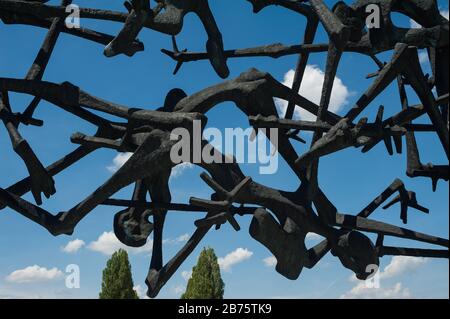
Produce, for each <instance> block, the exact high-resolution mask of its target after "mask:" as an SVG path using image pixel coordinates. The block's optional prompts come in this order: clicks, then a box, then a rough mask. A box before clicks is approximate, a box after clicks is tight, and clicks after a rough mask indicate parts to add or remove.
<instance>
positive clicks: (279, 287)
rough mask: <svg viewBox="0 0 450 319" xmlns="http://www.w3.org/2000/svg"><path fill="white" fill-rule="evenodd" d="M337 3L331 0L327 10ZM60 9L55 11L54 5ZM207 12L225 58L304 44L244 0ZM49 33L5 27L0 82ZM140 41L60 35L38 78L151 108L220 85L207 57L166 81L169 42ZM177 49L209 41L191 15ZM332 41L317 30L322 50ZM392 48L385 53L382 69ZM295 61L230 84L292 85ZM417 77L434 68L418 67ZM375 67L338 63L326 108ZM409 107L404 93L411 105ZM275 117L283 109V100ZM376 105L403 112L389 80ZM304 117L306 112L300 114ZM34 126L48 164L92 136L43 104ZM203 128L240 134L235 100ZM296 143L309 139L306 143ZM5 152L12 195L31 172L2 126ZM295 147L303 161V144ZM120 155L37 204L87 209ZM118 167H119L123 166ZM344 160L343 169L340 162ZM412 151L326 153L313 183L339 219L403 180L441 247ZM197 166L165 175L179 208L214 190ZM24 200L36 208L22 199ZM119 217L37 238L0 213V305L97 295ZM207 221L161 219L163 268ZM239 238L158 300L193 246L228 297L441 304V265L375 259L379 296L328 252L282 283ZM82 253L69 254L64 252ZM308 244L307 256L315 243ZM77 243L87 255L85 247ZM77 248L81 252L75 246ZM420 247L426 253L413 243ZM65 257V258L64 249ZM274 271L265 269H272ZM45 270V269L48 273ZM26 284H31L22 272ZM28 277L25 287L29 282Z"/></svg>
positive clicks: (15, 98)
mask: <svg viewBox="0 0 450 319" xmlns="http://www.w3.org/2000/svg"><path fill="white" fill-rule="evenodd" d="M122 2H123V1H121V0H120V1H108V2H106V1H99V0H90V1H86V0H75V1H74V3H75V4H79V5H80V6H89V7H97V8H110V9H115V10H120V11H124V8H123V6H122ZM332 2H333V1H327V3H328V4H331V3H332ZM56 3H58V1H50V2H49V4H56ZM439 4H440V8H441V9H442V10H443V12H444V11H446V12H447V17H448V3H447V2H446V1H439ZM210 6H211V9H212V11H213V13H214V15H215V18H216V21H217V24H218V25H219V27H220V29H221V32H222V35H223V39H224V45H225V48H226V49H233V48H246V47H252V46H259V45H264V44H271V43H276V42H281V43H283V44H298V43H299V41H300V39H302V34H303V31H304V27H305V19H304V18H303V17H302V16H300V15H298V14H295V13H293V12H290V11H288V10H286V9H283V8H280V7H270V8H267V9H265V10H263V11H262V12H260V13H259V14H253V13H252V8H251V5H250V3H249V2H247V1H244V0H233V1H226V0H210ZM395 18H396V20H395V21H396V23H397V24H398V25H400V26H408V27H409V26H410V25H411V22H410V21H409V19H408V18H406V17H401V16H400V15H396V17H395ZM81 24H82V26H86V27H90V28H94V29H96V30H100V31H104V32H107V33H110V34H116V33H117V32H118V31H119V30H120V27H121V25H120V24H117V23H113V22H112V23H111V22H96V21H91V20H82V21H81ZM45 33H46V31H45V30H44V29H38V28H32V27H28V26H11V25H3V24H1V25H0V39H1V41H0V42H1V43H2V45H1V46H0V76H1V77H12V78H23V77H24V76H25V74H26V72H27V70H28V68H29V66H30V65H31V63H32V62H33V60H34V57H35V54H36V52H37V50H38V49H39V47H40V45H41V42H42V40H43V38H44V36H45ZM139 39H140V40H141V41H142V42H143V43H144V44H145V51H144V52H140V53H137V54H136V55H135V56H134V57H132V58H129V57H126V56H117V57H114V58H106V57H104V56H103V47H102V46H100V45H97V44H93V43H90V42H87V41H84V40H81V39H78V38H76V37H72V36H69V35H65V34H63V35H61V36H60V40H59V41H58V44H57V46H56V48H55V51H54V53H53V56H52V59H51V62H50V63H49V66H48V68H47V71H46V73H45V75H44V79H45V80H47V81H52V82H57V83H59V82H63V81H70V82H72V83H74V84H76V85H78V86H79V87H81V88H82V89H83V90H85V91H87V92H89V93H92V94H93V95H95V96H99V97H102V98H104V99H107V100H109V101H114V102H117V103H121V104H124V105H128V106H134V107H141V108H148V109H155V108H158V107H160V106H161V105H162V104H163V102H164V98H165V95H166V93H167V91H168V90H170V89H171V88H174V87H180V88H183V89H184V90H185V91H186V92H187V93H188V94H192V93H195V92H197V91H199V90H201V89H203V88H206V87H208V86H210V85H213V84H216V83H220V82H221V81H222V80H221V79H220V78H219V77H218V76H217V75H216V74H215V73H214V71H213V69H212V68H211V66H210V65H209V63H208V62H207V61H201V62H195V63H186V64H185V65H183V67H182V69H181V70H180V72H179V73H178V74H177V75H176V76H173V75H172V70H173V68H174V66H175V64H174V62H173V61H171V60H170V59H169V58H168V57H166V56H164V55H163V54H162V53H160V49H161V48H167V49H170V48H171V39H170V37H169V36H167V35H164V34H160V33H157V32H154V31H152V30H143V31H142V32H141V33H140V35H139ZM177 40H178V45H179V47H180V49H184V48H188V49H189V50H190V51H204V46H205V41H206V33H205V31H204V29H203V27H202V25H201V23H200V21H199V20H198V18H197V17H196V16H194V15H188V16H187V17H186V18H185V24H184V28H183V31H182V32H181V34H180V35H179V36H177ZM325 41H326V35H325V33H324V31H323V29H320V31H319V33H318V35H317V37H316V43H321V42H325ZM391 54H392V52H387V53H384V54H381V55H380V56H379V57H380V58H381V59H382V60H384V61H388V60H389V58H390V55H391ZM325 57H326V55H325V54H322V53H320V54H314V55H312V56H311V57H310V60H309V64H310V67H309V72H308V79H309V82H308V81H306V83H305V84H304V85H305V87H304V88H302V89H303V94H304V95H305V96H307V95H308V94H309V95H311V96H310V98H311V99H314V94H315V93H314V92H315V91H316V90H317V88H320V86H321V83H320V79H321V76H322V75H321V70H324V64H325ZM296 59H297V57H296V56H288V57H283V58H280V59H276V60H274V59H270V58H252V59H230V60H229V62H228V65H229V68H230V71H231V74H230V77H229V78H234V77H236V76H238V75H239V74H240V73H241V72H243V71H246V70H247V69H249V68H251V67H255V68H258V69H259V70H262V71H266V72H269V73H271V74H272V75H273V76H274V77H275V78H276V79H278V80H279V81H281V82H283V81H284V82H285V83H288V82H289V71H290V70H291V69H293V68H294V67H295V64H296ZM423 68H424V70H425V72H429V65H427V63H423ZM375 69H376V66H375V65H374V64H373V63H372V62H371V61H370V60H369V59H368V58H367V57H365V56H359V55H355V54H345V55H344V57H343V59H342V62H341V64H340V66H339V70H338V77H339V79H340V82H339V83H337V84H336V86H337V87H338V89H335V92H334V100H333V101H334V102H333V103H334V105H333V107H334V108H335V109H336V110H339V113H341V114H343V113H345V112H346V110H348V108H349V107H350V106H351V105H352V104H353V103H354V102H355V101H356V100H357V99H358V97H359V96H360V94H362V93H363V92H364V91H365V90H366V88H367V87H368V86H369V85H370V83H371V81H372V80H366V79H365V76H366V75H367V74H368V73H371V72H373V71H375ZM11 101H12V106H13V108H14V111H16V112H17V111H22V110H23V108H24V107H26V105H27V104H28V102H29V101H30V97H29V96H21V95H18V94H11ZM416 102H417V99H416V98H415V97H414V96H413V95H412V94H410V104H414V103H416ZM277 103H278V105H279V106H280V107H282V102H280V101H278V102H277ZM380 104H383V105H384V106H385V116H386V117H387V116H389V115H392V114H394V113H396V112H398V111H399V109H400V105H399V97H398V93H397V89H396V84H395V83H394V84H393V85H391V86H390V87H389V88H388V89H387V90H386V92H384V93H383V94H381V95H380V96H379V97H378V98H377V99H376V100H375V101H374V102H373V103H372V105H371V107H369V108H368V109H367V110H366V112H364V114H362V116H368V117H369V120H373V119H374V118H375V114H376V110H377V108H378V106H379V105H380ZM300 115H301V114H300ZM36 117H37V118H40V119H44V120H45V125H44V127H42V128H36V127H26V126H21V127H20V130H21V133H22V134H23V136H24V137H25V138H26V139H27V140H28V141H29V143H30V145H31V146H32V147H33V149H34V150H35V152H36V154H37V155H38V157H39V158H40V159H41V161H42V162H43V163H44V165H48V164H50V163H52V162H53V161H55V160H56V159H59V158H60V157H61V156H63V155H65V154H66V153H68V152H70V151H71V150H73V149H74V148H75V147H76V146H75V145H73V144H71V143H70V136H71V134H72V133H74V132H77V131H80V132H84V133H87V134H93V133H94V129H95V128H94V127H92V126H90V125H89V124H86V123H84V122H82V121H80V120H78V119H76V118H74V117H73V116H72V115H70V114H67V113H64V112H63V111H61V110H59V109H58V108H57V107H55V106H53V105H51V104H49V103H46V102H41V104H40V106H39V108H38V110H37V112H36ZM208 119H209V121H208V125H210V126H215V127H218V128H220V129H223V128H225V127H244V128H245V127H248V120H247V119H246V117H245V116H243V114H242V113H240V112H239V111H238V110H237V108H236V107H234V105H233V104H230V103H224V104H223V105H221V106H220V107H216V108H215V109H214V110H212V111H211V112H210V113H208ZM302 137H306V138H308V135H307V134H305V133H302ZM418 143H419V145H420V149H421V156H422V161H423V162H424V163H427V162H433V163H436V164H444V163H446V161H447V160H446V157H445V155H444V153H443V152H442V148H441V147H440V144H439V141H438V139H437V138H436V137H435V136H431V134H428V133H424V134H420V135H418ZM0 145H2V152H1V153H0V155H1V161H2V163H3V165H1V166H0V175H1V176H2V179H1V187H3V188H6V187H8V186H9V185H11V184H13V183H14V182H16V181H17V180H19V179H21V178H23V177H25V176H26V169H25V167H24V165H23V163H22V162H21V160H20V159H19V158H18V156H17V155H16V154H15V153H14V152H13V151H12V149H11V147H10V141H9V138H8V135H7V132H6V130H5V129H3V126H2V128H1V129H0ZM296 148H297V149H298V151H299V152H304V151H305V150H306V146H305V145H303V144H301V145H297V146H296ZM115 158H116V162H118V158H117V153H115V152H113V151H110V150H100V151H97V152H96V153H95V154H91V155H90V156H88V157H87V158H85V159H84V160H82V161H80V162H79V163H77V164H76V165H74V166H73V167H71V168H70V169H68V170H66V171H64V172H63V173H61V174H59V175H58V176H57V177H56V178H55V182H56V188H57V194H56V195H55V196H53V197H52V198H50V199H49V200H46V201H45V203H44V204H43V206H42V207H43V208H45V209H47V210H49V211H51V212H52V213H54V214H56V213H58V212H59V211H63V210H67V209H69V208H71V207H73V206H74V204H76V203H78V202H79V201H80V200H82V199H84V198H85V197H86V196H87V195H89V194H90V193H91V192H92V191H93V190H95V189H96V188H97V187H98V186H99V185H101V184H102V183H103V182H104V181H105V180H106V179H107V178H109V177H110V176H111V174H112V172H111V166H114V159H115ZM119 162H120V161H119ZM337 164H338V165H337ZM405 168H406V155H405V154H403V155H398V154H395V155H393V156H389V155H388V154H387V152H386V150H385V148H384V146H383V145H382V144H379V145H377V146H376V147H375V148H374V149H373V150H372V151H371V152H369V153H366V154H362V153H361V152H360V151H359V150H357V149H354V148H352V149H347V150H345V151H342V152H339V153H337V154H333V155H330V156H327V157H324V158H323V159H322V160H321V168H320V183H321V187H322V189H323V190H324V191H325V192H326V194H327V196H328V197H329V198H330V199H331V200H332V201H333V203H334V204H335V206H336V207H337V208H338V210H339V211H340V212H344V213H350V214H356V213H358V212H359V211H360V210H361V209H362V208H363V207H364V206H365V205H367V204H368V203H369V202H370V201H371V200H372V199H373V198H374V197H375V196H377V195H378V194H379V193H380V192H381V191H382V190H384V189H385V188H386V187H387V186H388V185H389V184H390V183H391V182H392V181H393V180H394V179H395V178H397V177H399V178H401V179H402V180H403V181H404V182H405V184H406V186H407V188H408V189H409V190H413V191H415V192H417V195H418V200H419V202H420V203H421V204H422V205H424V206H426V207H428V208H429V209H430V215H425V214H422V213H420V212H417V211H414V210H411V211H410V213H409V216H408V217H409V218H408V225H407V228H411V229H415V230H418V231H421V232H425V233H430V234H433V235H436V236H440V237H445V238H448V229H449V228H448V222H449V221H448V206H449V200H448V198H449V197H448V191H449V190H448V183H444V182H442V181H440V182H439V184H438V189H437V191H436V192H434V193H433V192H432V190H431V182H430V181H429V180H427V179H409V178H407V177H406V175H405V173H404V172H405ZM242 169H243V171H244V173H245V174H247V175H250V176H252V178H253V179H254V180H256V181H257V182H260V183H263V184H265V185H268V186H271V187H275V188H279V189H282V190H290V191H292V190H295V189H296V188H297V186H298V184H297V183H298V181H297V179H296V178H295V176H293V174H292V172H291V171H290V170H289V169H288V168H287V167H286V165H284V163H283V162H280V168H279V170H278V172H277V174H275V175H259V174H258V169H257V167H255V165H243V166H242ZM200 172H201V170H200V169H198V168H186V169H184V170H183V171H182V172H179V174H178V176H174V177H172V179H171V190H172V198H173V202H181V203H186V202H188V200H189V197H190V196H196V197H203V198H206V197H207V196H209V194H210V192H211V191H210V189H209V188H208V187H207V186H206V185H205V184H204V183H203V182H202V181H201V179H200V178H199V174H200ZM130 191H131V189H130V188H127V189H125V190H123V191H121V192H119V193H117V194H116V195H115V196H114V197H115V198H129V197H130ZM25 198H26V199H28V200H30V201H32V198H31V196H30V195H29V194H27V195H26V196H25ZM119 210H120V209H117V208H111V207H105V206H100V207H98V208H96V209H95V210H94V211H93V212H92V213H91V214H90V215H88V216H87V217H86V218H85V219H84V220H83V221H82V222H81V223H80V224H79V225H78V227H77V228H76V230H75V232H74V234H73V236H70V237H68V236H60V237H56V238H55V237H52V236H51V235H50V234H49V233H48V232H47V231H46V230H45V229H43V228H41V227H40V226H38V225H35V224H33V223H32V222H30V221H28V220H27V219H25V218H23V217H22V216H21V215H19V214H17V213H15V212H13V211H11V210H9V209H5V210H3V211H1V212H0V233H1V236H0V247H1V248H0V298H2V297H3V298H8V297H25V298H27V297H50V298H75V297H82V298H96V297H97V296H98V292H99V289H100V284H101V272H102V269H103V268H104V266H105V264H106V261H107V259H108V257H109V256H108V253H110V252H111V251H112V250H114V249H116V248H118V247H119V245H118V244H117V241H116V240H115V239H114V237H113V236H112V234H110V232H111V230H112V222H113V216H114V214H115V213H116V212H117V211H119ZM399 213H400V212H399V207H398V206H394V207H392V208H390V209H388V210H381V209H380V210H378V211H376V212H375V213H374V214H373V215H372V216H373V217H372V218H374V219H377V220H382V221H386V222H389V223H394V224H396V225H399V226H402V224H401V221H400V219H399ZM201 217H202V214H184V213H177V212H172V213H169V214H168V218H167V224H166V227H165V235H164V237H165V239H166V241H165V247H164V248H165V250H164V260H165V261H168V260H169V259H170V258H171V257H172V256H173V255H174V254H175V253H176V252H177V251H178V250H179V249H180V248H181V247H182V245H183V243H184V241H185V239H186V236H187V235H186V234H191V233H192V232H193V231H194V229H195V226H194V225H193V222H194V220H195V219H197V218H201ZM239 222H240V224H241V227H242V230H241V231H239V232H235V231H234V230H233V229H232V228H231V227H230V226H229V225H224V226H223V227H222V228H221V229H220V230H219V231H215V230H213V231H211V232H210V233H209V234H208V235H207V236H206V237H205V238H204V240H203V241H202V242H201V244H200V245H199V246H198V248H197V249H196V250H195V251H194V253H193V254H192V255H191V256H190V257H189V258H188V259H187V260H186V262H185V263H184V264H183V265H182V266H181V267H180V269H179V270H178V272H177V273H176V274H175V275H174V276H173V277H172V279H171V280H170V281H169V282H168V283H167V285H166V286H165V287H164V288H163V289H162V290H161V292H160V295H159V296H158V298H177V297H179V295H180V293H181V292H182V291H183V290H184V287H185V286H186V280H185V278H184V277H186V275H188V274H189V271H190V269H191V268H192V266H193V265H194V264H195V262H196V259H197V256H198V254H199V252H200V250H201V249H202V248H203V247H205V246H210V247H213V248H214V249H215V251H216V254H217V255H218V256H219V257H220V258H221V259H220V260H221V264H222V267H223V269H222V275H223V279H224V281H225V284H226V288H225V297H226V298H340V297H371V298H376V297H414V298H431V297H437V298H448V296H449V286H448V282H449V281H448V274H449V269H448V260H432V259H421V258H416V259H411V258H409V259H408V258H391V257H383V258H382V259H381V270H382V272H381V287H380V288H379V289H371V290H370V291H367V289H366V290H365V289H363V288H361V286H360V284H359V283H358V282H355V281H354V280H352V279H351V272H350V271H349V270H347V269H346V268H344V267H343V266H342V265H341V264H340V262H339V261H338V260H337V259H336V258H335V257H333V256H332V255H331V254H328V255H327V256H326V257H325V258H323V260H322V261H321V262H320V263H319V264H318V265H317V266H316V267H315V268H314V269H311V270H309V269H305V270H303V272H302V274H301V276H300V278H299V279H298V280H296V281H290V280H288V279H286V278H284V277H282V276H281V275H279V274H278V273H277V272H276V271H275V269H274V266H273V265H272V264H271V263H270V259H267V258H269V257H270V256H271V254H270V252H269V251H268V250H267V249H266V248H265V247H263V246H262V245H260V244H259V243H258V242H256V241H254V240H253V239H252V238H251V237H250V235H249V234H248V226H249V223H250V218H249V217H240V218H239ZM77 239H78V241H77V242H74V243H72V245H71V247H72V248H74V249H73V250H75V248H79V249H78V250H77V251H74V252H71V253H69V252H65V251H63V249H62V248H63V247H65V246H66V245H67V244H68V243H69V242H71V241H74V240H77ZM317 240H318V239H317V238H316V237H314V236H311V237H310V238H309V239H308V241H307V246H312V245H313V244H314V243H316V242H317ZM81 241H83V243H84V245H81V244H82V242H81ZM77 243H78V244H80V245H78V246H80V247H77ZM386 244H389V245H400V246H411V245H416V244H415V243H411V242H407V241H404V240H400V239H386ZM416 246H417V247H426V246H425V245H421V244H417V245H416ZM66 250H67V249H66ZM150 253H151V252H150V251H149V250H148V249H145V248H144V249H141V250H139V251H135V250H134V251H133V250H130V262H131V264H132V269H133V277H134V282H135V285H136V286H138V285H140V287H139V288H140V290H142V292H143V291H145V289H146V287H145V284H144V280H145V278H146V274H147V270H148V266H149V262H150ZM69 264H77V265H79V267H80V271H81V287H80V288H79V289H67V288H66V287H65V284H64V276H65V273H64V271H65V269H66V266H67V265H69ZM267 264H268V265H267ZM44 268H45V269H44ZM27 274H28V275H27ZM27 276H28V277H27Z"/></svg>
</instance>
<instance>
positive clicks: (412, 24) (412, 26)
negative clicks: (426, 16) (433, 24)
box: [409, 10, 448, 29]
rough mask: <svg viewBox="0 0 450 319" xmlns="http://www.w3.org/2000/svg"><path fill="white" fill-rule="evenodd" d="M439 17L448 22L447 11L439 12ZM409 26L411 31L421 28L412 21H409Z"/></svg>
mask: <svg viewBox="0 0 450 319" xmlns="http://www.w3.org/2000/svg"><path fill="white" fill-rule="evenodd" d="M440 13H441V15H442V16H443V17H444V18H446V19H447V20H448V10H441V11H440ZM409 24H410V26H411V28H413V29H420V28H421V27H422V26H421V25H420V24H418V23H417V22H416V21H414V20H413V19H409Z"/></svg>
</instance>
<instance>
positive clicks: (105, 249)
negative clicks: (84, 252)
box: [87, 231, 189, 256]
mask: <svg viewBox="0 0 450 319" xmlns="http://www.w3.org/2000/svg"><path fill="white" fill-rule="evenodd" d="M188 238H189V234H183V235H180V236H178V237H176V238H167V239H164V240H163V244H165V245H166V244H169V245H175V244H179V243H183V242H185V241H187V240H188ZM87 248H88V249H90V250H92V251H96V252H99V253H102V254H103V255H106V256H110V255H112V254H113V253H114V252H115V251H117V250H119V249H120V248H122V249H124V250H126V251H127V252H129V253H132V254H135V255H136V254H149V253H151V252H152V249H153V240H152V239H149V240H147V243H146V244H145V245H144V246H142V247H128V246H126V245H124V244H123V243H122V242H120V240H119V239H117V237H116V235H115V234H114V231H109V232H106V231H105V232H103V233H102V234H101V235H100V236H99V237H98V238H97V240H94V241H93V242H91V243H89V245H87Z"/></svg>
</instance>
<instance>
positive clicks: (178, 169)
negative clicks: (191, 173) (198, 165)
mask: <svg viewBox="0 0 450 319" xmlns="http://www.w3.org/2000/svg"><path fill="white" fill-rule="evenodd" d="M193 167H194V164H192V163H188V162H183V163H181V164H178V165H177V166H175V167H174V168H173V169H172V174H171V175H170V177H171V178H177V177H180V176H181V175H182V174H183V173H184V172H185V171H186V170H188V169H192V168H193Z"/></svg>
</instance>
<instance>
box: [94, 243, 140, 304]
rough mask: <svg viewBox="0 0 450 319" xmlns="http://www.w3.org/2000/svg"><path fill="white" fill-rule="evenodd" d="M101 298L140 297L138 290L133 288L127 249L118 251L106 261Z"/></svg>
mask: <svg viewBox="0 0 450 319" xmlns="http://www.w3.org/2000/svg"><path fill="white" fill-rule="evenodd" d="M99 298H100V299H139V297H138V295H137V293H136V291H134V290H133V278H132V276H131V265H130V262H129V260H128V254H127V252H126V251H125V250H123V249H119V250H118V251H116V252H115V253H114V254H113V255H112V256H111V258H110V259H109V260H108V262H107V263H106V268H105V269H104V270H103V281H102V291H101V292H100V294H99Z"/></svg>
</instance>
